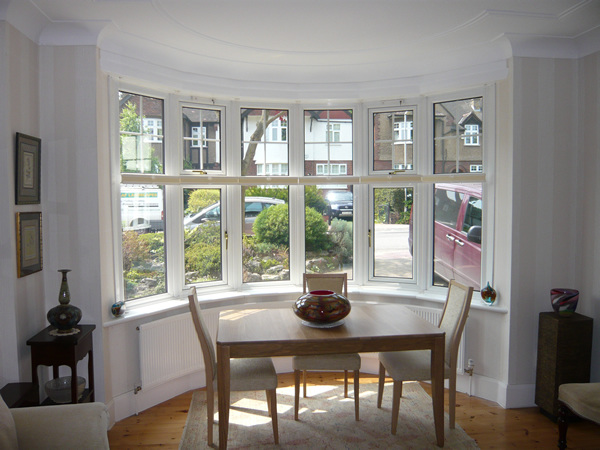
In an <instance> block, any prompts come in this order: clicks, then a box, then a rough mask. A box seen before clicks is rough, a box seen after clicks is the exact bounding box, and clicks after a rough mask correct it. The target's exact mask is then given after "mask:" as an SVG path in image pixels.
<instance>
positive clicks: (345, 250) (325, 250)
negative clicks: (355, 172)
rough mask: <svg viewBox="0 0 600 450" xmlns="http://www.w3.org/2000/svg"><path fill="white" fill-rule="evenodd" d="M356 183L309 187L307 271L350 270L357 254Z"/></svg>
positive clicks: (307, 188) (306, 233)
mask: <svg viewBox="0 0 600 450" xmlns="http://www.w3.org/2000/svg"><path fill="white" fill-rule="evenodd" d="M352 190H353V186H341V187H339V188H335V189H332V188H331V186H306V187H305V188H304V202H305V225H306V230H305V236H304V243H305V249H306V255H305V267H306V273H330V272H346V273H347V274H348V278H349V279H351V278H352V263H353V257H354V250H353V245H354V235H353V220H352V219H353V216H354V214H353V194H352Z"/></svg>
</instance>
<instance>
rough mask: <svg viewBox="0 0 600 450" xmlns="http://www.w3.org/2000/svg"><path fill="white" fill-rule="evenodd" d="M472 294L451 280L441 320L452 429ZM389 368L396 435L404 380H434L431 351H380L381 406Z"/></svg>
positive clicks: (394, 431)
mask: <svg viewBox="0 0 600 450" xmlns="http://www.w3.org/2000/svg"><path fill="white" fill-rule="evenodd" d="M472 296H473V288H472V287H468V286H464V285H462V284H460V283H457V282H456V281H454V280H452V281H450V285H449V286H448V295H447V297H446V303H445V304H444V310H443V312H442V317H441V319H440V323H439V327H440V328H441V329H442V330H444V331H445V332H446V348H445V356H444V358H445V364H444V378H445V379H449V380H450V386H449V396H450V398H449V409H450V414H449V415H450V428H451V429H453V428H454V426H455V411H456V366H457V359H458V346H459V345H460V338H461V336H462V332H463V329H464V327H465V323H466V321H467V316H468V315H469V308H470V306H471V297H472ZM386 371H387V372H388V374H389V375H390V377H391V378H392V380H393V382H394V386H393V389H394V390H393V394H392V399H393V400H392V434H396V430H397V426H398V415H399V410H400V397H401V396H402V382H403V381H421V380H431V351H430V350H413V351H400V352H383V353H379V389H378V395H377V407H378V408H381V402H382V399H383V388H384V384H385V372H386Z"/></svg>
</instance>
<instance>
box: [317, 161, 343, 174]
mask: <svg viewBox="0 0 600 450" xmlns="http://www.w3.org/2000/svg"><path fill="white" fill-rule="evenodd" d="M334 168H337V173H333V169H334ZM347 173H348V164H346V163H317V175H334V176H335V175H346V174H347Z"/></svg>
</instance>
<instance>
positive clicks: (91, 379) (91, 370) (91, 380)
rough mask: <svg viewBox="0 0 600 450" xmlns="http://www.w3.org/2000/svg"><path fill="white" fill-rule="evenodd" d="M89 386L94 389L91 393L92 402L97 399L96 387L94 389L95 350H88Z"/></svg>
mask: <svg viewBox="0 0 600 450" xmlns="http://www.w3.org/2000/svg"><path fill="white" fill-rule="evenodd" d="M88 378H89V382H88V386H89V389H90V391H92V393H91V395H90V402H95V401H96V389H94V352H93V351H92V350H90V351H89V352H88Z"/></svg>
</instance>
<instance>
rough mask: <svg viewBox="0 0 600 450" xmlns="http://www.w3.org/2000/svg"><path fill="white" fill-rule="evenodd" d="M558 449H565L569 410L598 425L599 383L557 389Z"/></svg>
mask: <svg viewBox="0 0 600 450" xmlns="http://www.w3.org/2000/svg"><path fill="white" fill-rule="evenodd" d="M558 404H559V406H558V448H559V449H561V450H564V449H566V448H567V427H568V421H567V416H568V414H569V410H570V411H572V412H573V413H575V414H577V415H578V416H579V417H581V418H583V419H587V420H591V421H592V422H596V423H598V424H600V383H566V384H561V385H560V386H559V387H558Z"/></svg>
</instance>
